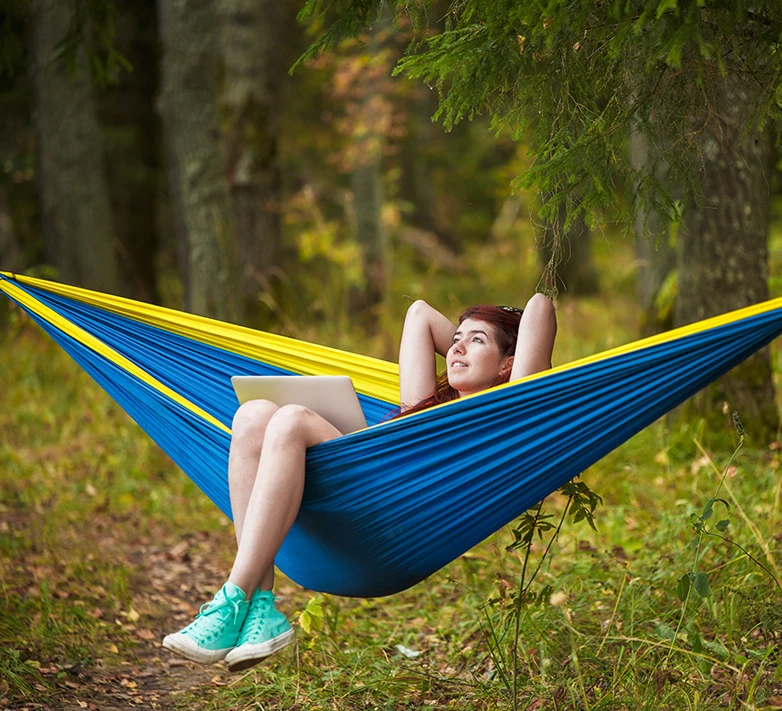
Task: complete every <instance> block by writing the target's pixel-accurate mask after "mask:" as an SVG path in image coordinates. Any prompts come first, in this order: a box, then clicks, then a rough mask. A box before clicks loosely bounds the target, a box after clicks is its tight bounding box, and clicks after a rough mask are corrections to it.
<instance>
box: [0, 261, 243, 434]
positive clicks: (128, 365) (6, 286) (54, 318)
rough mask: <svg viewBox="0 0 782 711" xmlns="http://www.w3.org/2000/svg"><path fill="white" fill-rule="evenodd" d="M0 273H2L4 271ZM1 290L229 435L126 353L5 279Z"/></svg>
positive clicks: (203, 412)
mask: <svg viewBox="0 0 782 711" xmlns="http://www.w3.org/2000/svg"><path fill="white" fill-rule="evenodd" d="M2 273H3V274H5V272H2ZM0 289H1V290H3V291H4V292H5V293H6V294H8V295H9V296H10V297H11V298H13V299H14V300H15V301H17V302H18V303H19V304H21V305H22V306H25V307H26V308H28V309H30V311H32V312H33V313H34V314H36V315H38V316H40V317H41V318H42V319H44V320H45V321H47V322H48V323H50V324H52V325H53V326H56V327H57V328H59V329H60V330H61V331H62V332H63V333H65V334H67V335H68V336H70V337H71V338H73V339H75V340H76V341H78V342H79V343H81V344H83V345H85V346H87V348H90V349H91V350H93V351H95V353H97V354H98V355H100V356H102V357H104V358H105V359H106V360H108V361H110V362H112V363H114V364H116V365H118V366H119V367H120V368H124V369H125V370H126V371H128V372H129V373H130V374H132V375H133V376H135V377H136V378H138V379H139V380H141V381H143V382H145V383H146V384H147V385H149V386H150V387H153V388H154V389H155V390H157V391H159V392H161V393H163V394H164V395H166V396H167V397H169V398H171V399H172V400H173V401H174V402H176V403H178V404H179V405H181V406H182V407H184V408H186V409H188V410H190V412H192V413H194V414H196V415H198V417H200V418H202V419H204V420H206V421H207V422H209V423H210V424H212V425H214V426H215V427H217V428H218V429H221V430H222V431H223V432H227V433H228V434H231V430H230V428H228V427H226V426H225V425H224V424H223V423H222V422H220V421H219V420H217V419H215V418H214V417H212V415H210V414H209V413H208V412H206V411H205V410H202V409H201V408H200V407H198V406H197V405H195V404H194V403H192V402H190V400H188V399H187V398H184V397H182V396H181V395H180V394H179V393H178V392H175V391H174V390H172V389H171V388H169V387H168V386H166V385H164V384H163V383H161V382H160V381H159V380H157V379H156V378H153V377H152V376H151V375H150V374H149V373H147V372H146V371H145V370H143V369H141V368H139V367H138V366H137V365H136V364H135V363H133V362H132V361H130V360H128V359H127V358H125V356H123V355H121V354H120V353H117V351H115V350H114V349H113V348H111V347H110V346H107V345H106V344H105V343H103V342H102V341H100V340H98V339H97V338H95V336H93V335H91V334H89V333H87V332H86V331H85V330H84V329H82V328H80V327H79V326H77V325H75V324H73V323H71V322H70V321H68V320H67V319H65V318H63V317H62V316H60V314H58V313H57V312H56V311H53V310H52V309H50V308H49V307H48V306H46V305H45V304H42V303H41V302H40V301H38V300H37V299H35V298H33V297H32V296H30V295H29V294H28V293H27V292H25V291H22V289H20V288H19V287H18V286H16V285H15V284H13V283H11V282H8V281H0Z"/></svg>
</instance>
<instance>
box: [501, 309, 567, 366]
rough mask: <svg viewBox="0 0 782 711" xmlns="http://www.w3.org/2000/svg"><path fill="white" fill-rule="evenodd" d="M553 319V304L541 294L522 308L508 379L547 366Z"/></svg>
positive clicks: (554, 320) (552, 334)
mask: <svg viewBox="0 0 782 711" xmlns="http://www.w3.org/2000/svg"><path fill="white" fill-rule="evenodd" d="M556 335H557V316H556V314H555V313H554V304H552V303H551V301H550V299H548V298H547V297H545V296H544V295H543V294H535V295H534V296H533V297H532V298H531V299H530V300H529V301H528V302H527V305H526V306H525V307H524V313H523V314H522V316H521V323H519V339H518V341H517V343H516V353H515V355H514V357H513V368H512V369H511V372H510V379H511V380H518V379H519V378H523V377H525V376H526V375H532V374H533V373H539V372H540V371H541V370H548V369H549V368H550V367H551V352H552V351H553V350H554V336H556Z"/></svg>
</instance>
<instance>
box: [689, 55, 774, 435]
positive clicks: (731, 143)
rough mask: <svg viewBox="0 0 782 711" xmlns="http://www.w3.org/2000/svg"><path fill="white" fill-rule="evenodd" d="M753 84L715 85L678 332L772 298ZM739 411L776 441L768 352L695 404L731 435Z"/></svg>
mask: <svg viewBox="0 0 782 711" xmlns="http://www.w3.org/2000/svg"><path fill="white" fill-rule="evenodd" d="M750 87H751V82H747V81H746V79H745V78H744V75H743V74H740V73H738V72H736V71H735V70H733V69H731V70H730V71H729V73H728V75H727V77H726V78H725V79H724V80H717V81H715V82H713V83H712V85H711V87H710V91H709V94H708V95H707V98H708V100H709V103H710V105H711V109H712V110H711V111H710V113H709V115H708V117H707V120H706V121H705V122H704V124H703V128H702V130H701V133H700V138H699V142H700V147H701V151H702V158H703V168H702V175H701V183H700V189H701V192H702V195H703V204H702V205H700V206H697V207H692V208H691V209H688V210H687V211H686V213H685V216H684V221H683V225H682V230H680V239H679V250H678V269H679V288H678V289H679V298H678V301H677V309H676V322H677V324H678V325H682V324H686V323H690V322H692V321H695V320H697V319H702V318H707V317H709V316H714V315H716V314H720V313H723V312H725V311H730V310H732V309H738V308H741V307H743V306H747V305H750V304H755V303H758V302H761V301H764V300H765V299H767V298H768V282H767V279H768V271H767V270H768V265H767V262H768V252H767V239H768V229H769V220H770V212H769V189H768V176H769V174H770V170H771V141H770V136H769V135H768V133H765V134H759V133H757V132H754V131H746V130H744V125H745V121H746V118H747V110H748V107H749V106H750V105H751V104H752V103H753V99H754V97H753V96H751V95H750V91H751V89H750ZM725 403H727V409H729V410H737V411H738V413H739V415H740V417H741V419H742V421H743V422H744V425H745V428H746V430H747V433H748V436H750V437H752V438H753V439H754V440H755V441H756V442H764V441H768V440H769V439H771V438H773V437H775V436H776V434H777V429H778V426H779V415H778V412H777V408H776V404H775V398H774V388H773V385H772V381H771V365H770V359H769V352H768V349H764V350H763V351H761V352H759V353H757V354H756V355H754V356H752V357H751V358H749V359H748V360H747V361H746V362H745V363H743V364H742V365H740V366H738V367H737V368H734V369H733V370H732V371H731V372H730V373H729V374H728V375H726V376H725V377H723V378H722V379H721V380H720V381H719V382H718V383H715V384H714V385H712V386H710V387H709V388H708V389H707V390H706V391H705V392H703V393H701V395H699V396H698V397H697V398H695V400H694V403H693V404H692V407H694V409H695V410H696V411H697V412H698V413H699V414H700V415H702V416H704V417H705V418H706V419H708V420H710V421H715V420H716V421H717V422H719V423H720V424H719V426H720V427H721V428H725V427H726V424H725V422H726V420H725V418H724V416H723V414H722V413H723V411H724V410H725V409H726V408H725V406H724V404H725Z"/></svg>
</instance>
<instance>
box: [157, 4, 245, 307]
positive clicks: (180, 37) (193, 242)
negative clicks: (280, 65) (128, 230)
mask: <svg viewBox="0 0 782 711" xmlns="http://www.w3.org/2000/svg"><path fill="white" fill-rule="evenodd" d="M158 10H159V24H160V35H161V38H162V44H163V56H162V71H161V75H162V86H161V96H160V104H161V113H162V116H163V125H164V130H165V136H166V138H165V140H166V156H167V161H168V168H169V176H170V180H171V183H170V184H171V199H172V202H173V211H174V213H175V215H176V218H175V221H176V224H177V230H178V234H179V239H178V244H179V253H180V265H181V271H182V274H183V281H184V284H185V304H186V308H188V309H189V310H190V311H193V312H194V313H199V314H203V315H207V316H214V317H216V318H220V319H224V320H231V321H236V320H241V308H240V307H241V299H240V296H239V294H240V290H241V286H240V284H241V282H240V279H239V274H240V269H239V259H238V251H237V249H236V242H235V241H236V234H235V231H234V223H233V219H232V214H231V209H230V205H229V192H228V182H227V180H226V178H225V173H224V166H225V161H224V158H223V156H224V153H223V144H222V140H221V131H220V121H219V116H218V109H217V101H218V81H217V80H218V64H217V57H218V53H217V49H218V45H217V15H216V12H215V8H214V5H213V3H212V1H211V0H159V4H158Z"/></svg>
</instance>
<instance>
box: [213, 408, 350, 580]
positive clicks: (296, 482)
mask: <svg viewBox="0 0 782 711" xmlns="http://www.w3.org/2000/svg"><path fill="white" fill-rule="evenodd" d="M341 434H342V433H341V432H340V431H339V430H338V429H337V428H336V427H334V426H333V425H331V424H330V423H329V422H327V421H326V420H324V419H323V418H322V417H320V416H319V415H317V414H315V413H314V412H312V411H311V410H308V409H307V408H305V407H299V406H298V405H287V406H285V407H282V408H280V409H279V410H277V411H276V412H274V413H273V414H272V416H271V418H270V419H269V421H268V424H267V425H266V428H265V435H264V438H263V448H262V450H261V455H260V462H259V464H258V469H257V474H256V476H255V481H254V483H253V485H252V490H251V492H250V495H249V497H247V498H245V499H244V501H246V505H245V506H244V510H243V511H242V513H241V516H242V520H241V530H240V529H239V528H237V539H238V541H239V550H238V552H237V554H236V559H235V561H234V565H233V568H232V570H231V574H230V576H229V577H228V580H229V581H230V582H232V583H233V584H234V585H238V586H239V587H240V588H241V589H242V590H244V591H245V592H246V593H247V594H248V595H251V594H252V591H254V590H255V589H256V588H257V587H259V586H260V587H261V589H269V588H271V582H272V580H271V576H273V570H274V556H275V555H276V554H277V551H278V549H279V547H280V546H281V545H282V542H283V540H284V539H285V536H286V535H287V533H288V530H289V529H290V527H291V526H292V525H293V522H294V521H295V519H296V515H297V514H298V512H299V506H300V505H301V497H302V493H303V491H304V466H305V454H306V450H307V448H308V447H312V446H314V445H316V444H318V443H320V442H326V441H328V440H331V439H335V438H337V437H339V436H341ZM239 468H240V467H239V466H238V465H237V470H238V469H239ZM237 478H239V477H238V475H237ZM248 478H249V477H247V478H243V479H242V482H244V484H243V485H244V486H246V481H247V479H248ZM241 487H242V484H240V488H239V489H237V496H239V493H238V492H239V491H240V489H241ZM232 503H233V491H232ZM234 516H236V512H234Z"/></svg>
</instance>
